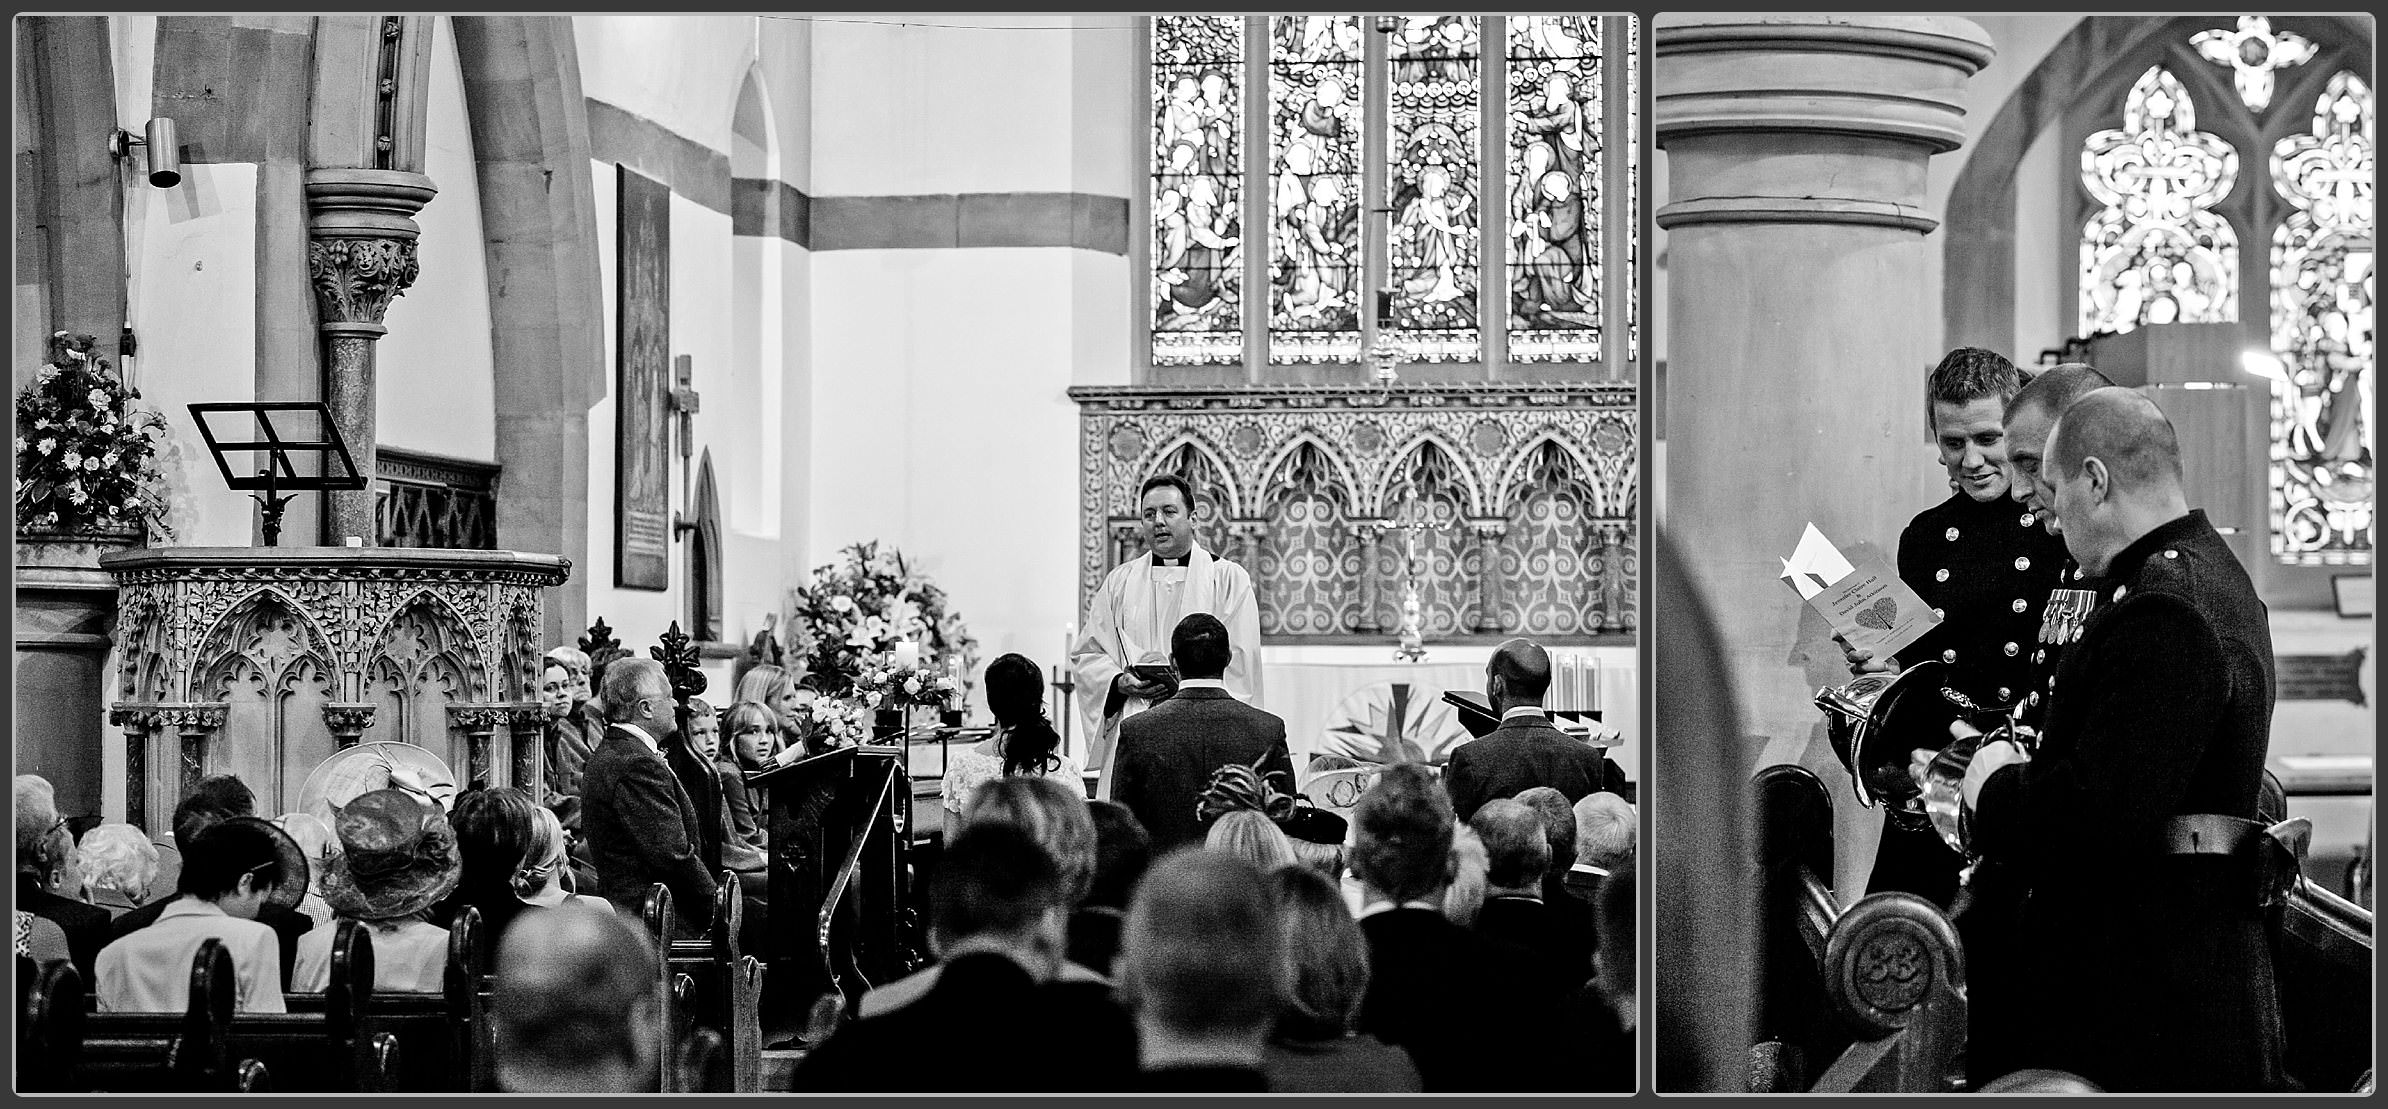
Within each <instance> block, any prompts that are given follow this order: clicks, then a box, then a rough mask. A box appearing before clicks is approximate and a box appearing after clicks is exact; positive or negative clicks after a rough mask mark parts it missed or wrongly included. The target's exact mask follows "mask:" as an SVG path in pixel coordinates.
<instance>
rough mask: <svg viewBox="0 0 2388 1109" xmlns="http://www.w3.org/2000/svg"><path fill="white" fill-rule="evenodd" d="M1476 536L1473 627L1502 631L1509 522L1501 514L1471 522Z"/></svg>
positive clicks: (1477, 630) (1481, 632)
mask: <svg viewBox="0 0 2388 1109" xmlns="http://www.w3.org/2000/svg"><path fill="white" fill-rule="evenodd" d="M1468 530H1470V531H1471V532H1473V533H1474V534H1475V536H1476V563H1477V567H1478V568H1477V571H1476V626H1475V627H1474V628H1471V629H1469V630H1471V631H1474V632H1475V633H1476V634H1478V635H1491V634H1493V633H1495V632H1498V631H1500V630H1501V537H1502V536H1504V535H1507V534H1509V521H1507V520H1504V519H1502V518H1500V517H1498V516H1490V517H1486V518H1484V519H1480V520H1470V521H1468Z"/></svg>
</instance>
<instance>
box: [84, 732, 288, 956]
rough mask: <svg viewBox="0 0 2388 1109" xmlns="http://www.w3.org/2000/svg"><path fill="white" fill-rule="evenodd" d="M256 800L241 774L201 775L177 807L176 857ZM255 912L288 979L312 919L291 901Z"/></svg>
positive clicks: (133, 916)
mask: <svg viewBox="0 0 2388 1109" xmlns="http://www.w3.org/2000/svg"><path fill="white" fill-rule="evenodd" d="M256 805H257V801H256V796H255V795H254V794H253V793H251V792H250V790H249V785H248V783H246V782H243V781H241V780H240V779H239V778H236V777H234V776H232V775H230V774H213V775H209V776H208V777H205V778H201V779H199V781H198V784H196V785H194V786H193V787H192V788H191V795H190V796H188V797H185V798H183V799H182V801H181V803H180V804H177V805H175V806H174V825H173V827H174V832H173V836H174V852H175V857H176V858H177V859H178V860H179V859H181V858H182V857H183V856H184V855H187V854H188V853H189V852H190V850H191V844H192V843H193V842H195V841H196V839H197V838H198V835H199V833H200V832H202V831H205V830H206V829H208V828H210V827H212V826H214V825H216V824H218V823H220V822H222V821H225V820H229V819H232V818H233V817H237V816H254V815H256ZM161 854H163V852H161ZM182 865H184V864H181V863H179V862H178V863H177V865H176V870H175V890H176V892H177V893H178V894H179V893H180V892H181V889H182V877H181V867H182ZM174 900H175V899H174V898H172V897H164V898H159V899H158V900H155V901H152V902H150V903H149V904H146V905H143V906H141V907H140V908H138V909H130V910H127V911H126V912H125V914H124V915H122V916H119V917H117V918H116V919H115V920H114V921H113V922H111V923H110V924H109V929H110V932H109V935H110V937H111V938H118V939H120V938H122V937H125V936H129V935H131V934H133V933H134V932H137V931H139V930H141V929H143V928H147V927H149V926H150V925H152V924H155V923H157V920H158V918H159V917H160V916H162V915H164V913H165V911H166V909H167V907H168V906H170V905H172V904H174ZM252 915H253V916H254V917H255V919H256V921H257V922H258V923H259V924H263V925H265V926H266V927H268V928H271V929H273V931H274V938H275V939H276V941H278V943H279V944H280V950H281V963H280V968H279V969H280V974H281V976H282V977H281V981H284V982H287V981H289V980H290V971H291V968H292V966H293V964H295V963H296V962H297V960H298V945H299V940H300V939H302V938H304V937H305V936H306V934H307V933H308V932H309V931H312V930H313V929H314V927H315V920H314V918H313V917H310V916H308V915H307V914H305V913H302V912H300V911H298V910H297V909H294V908H291V907H290V906H288V905H274V904H267V905H262V906H260V907H259V908H258V909H257V911H256V912H255V913H254V914H252Z"/></svg>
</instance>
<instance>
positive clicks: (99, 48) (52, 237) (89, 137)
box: [14, 15, 149, 384]
mask: <svg viewBox="0 0 2388 1109" xmlns="http://www.w3.org/2000/svg"><path fill="white" fill-rule="evenodd" d="M15 45H16V52H17V53H16V56H17V62H18V65H17V74H16V79H17V83H16V95H17V97H18V101H17V113H18V118H19V120H20V122H19V124H18V130H17V134H18V140H17V141H18V150H19V151H20V152H22V153H31V154H35V155H37V156H35V157H32V158H28V159H25V160H23V161H22V162H21V163H20V165H21V167H22V168H24V169H26V170H28V171H29V172H26V173H22V174H20V175H19V176H18V178H17V188H18V190H19V192H18V199H17V233H18V235H19V236H20V239H21V241H20V243H19V245H18V253H17V257H18V258H19V259H20V260H21V262H20V268H19V270H18V274H17V280H18V282H19V283H20V287H24V286H31V287H32V288H34V289H35V290H38V292H37V295H38V296H39V297H40V298H41V303H40V306H39V308H38V309H37V310H36V311H34V312H33V313H29V315H30V316H31V317H32V318H29V319H20V320H18V321H17V325H16V335H17V357H16V358H15V359H14V363H15V367H16V370H15V372H16V374H19V375H28V374H31V373H33V372H34V370H35V368H36V367H38V366H39V365H40V364H41V362H42V357H41V354H40V352H41V350H42V349H43V348H42V345H43V343H44V342H46V341H47V337H48V336H49V335H50V333H51V332H54V331H65V332H68V333H70V334H81V335H89V336H91V337H92V338H93V340H94V343H93V347H92V353H93V354H95V355H98V356H100V357H103V358H105V359H107V360H108V362H109V364H111V365H116V366H119V367H121V366H122V363H121V362H120V361H119V360H118V359H119V356H120V354H121V353H122V343H121V339H122V336H123V330H122V328H123V325H124V321H125V310H126V305H125V238H124V195H125V182H126V179H127V178H126V171H125V170H124V168H123V167H122V166H120V165H118V164H116V163H115V160H114V156H113V155H111V154H109V153H108V149H107V144H105V143H104V142H102V141H100V140H101V139H102V138H104V137H105V136H106V135H108V134H109V133H110V132H112V131H114V130H115V129H116V128H117V126H118V116H119V113H118V112H117V106H116V66H115V58H114V55H113V53H112V52H111V50H110V47H109V42H108V19H107V17H106V16H96V15H77V16H26V17H23V18H20V19H19V20H18V21H17V27H16V43H15ZM125 114H126V115H128V116H131V117H136V118H139V119H147V118H148V116H149V111H148V106H147V105H141V106H139V107H138V108H137V109H136V110H133V111H130V112H127V113H125ZM136 126H138V124H136ZM28 148H29V149H28ZM20 384H21V382H20Z"/></svg>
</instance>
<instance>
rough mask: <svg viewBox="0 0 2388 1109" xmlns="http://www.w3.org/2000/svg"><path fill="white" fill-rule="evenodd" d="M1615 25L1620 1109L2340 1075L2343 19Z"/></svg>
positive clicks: (2354, 787)
mask: <svg viewBox="0 0 2388 1109" xmlns="http://www.w3.org/2000/svg"><path fill="white" fill-rule="evenodd" d="M1651 36H1652V48H1653V56H1652V60H1651V63H1650V80H1651V83H1652V95H1653V99H1652V103H1653V108H1652V141H1653V143H1654V145H1655V147H1656V148H1657V153H1656V154H1655V155H1654V157H1653V159H1652V162H1653V165H1652V170H1653V173H1652V179H1651V182H1650V184H1649V193H1650V197H1651V204H1652V207H1653V212H1652V217H1653V222H1654V225H1655V228H1656V230H1655V231H1654V233H1653V237H1652V241H1651V244H1650V245H1651V249H1652V251H1653V253H1654V255H1655V258H1656V261H1657V266H1656V268H1655V276H1654V279H1653V286H1654V289H1653V297H1652V313H1651V319H1652V320H1653V326H1652V329H1651V333H1650V338H1649V341H1650V342H1651V344H1652V345H1653V348H1654V350H1653V355H1652V357H1653V365H1654V371H1653V375H1652V386H1651V389H1652V394H1653V396H1652V400H1653V403H1652V413H1653V416H1652V428H1651V435H1652V439H1653V447H1652V456H1653V459H1654V462H1653V466H1652V470H1651V472H1652V474H1653V488H1654V489H1657V490H1659V491H1660V494H1661V495H1660V496H1659V497H1658V498H1657V499H1656V501H1655V508H1654V512H1653V520H1654V523H1655V525H1656V528H1657V531H1658V538H1659V545H1658V550H1657V552H1656V553H1655V554H1654V556H1653V564H1654V565H1655V567H1656V575H1657V580H1656V583H1655V588H1654V591H1653V592H1654V599H1653V604H1652V608H1651V612H1650V616H1649V620H1648V622H1647V623H1646V625H1645V627H1646V628H1648V629H1650V631H1651V634H1652V636H1653V637H1654V641H1655V642H1654V649H1655V658H1656V661H1655V663H1654V666H1653V668H1654V676H1655V681H1654V694H1653V707H1654V711H1653V715H1654V717H1655V721H1656V723H1655V729H1654V730H1655V733H1656V738H1655V740H1654V744H1653V753H1652V758H1651V764H1650V766H1649V768H1648V773H1649V776H1650V777H1651V778H1652V779H1653V780H1654V782H1655V783H1656V785H1655V790H1654V793H1653V799H1652V806H1653V809H1652V821H1651V828H1650V837H1651V842H1652V843H1653V844H1655V845H1656V847H1657V851H1656V857H1655V858H1654V859H1653V860H1652V873H1653V875H1654V877H1653V880H1652V887H1653V892H1652V895H1651V896H1652V902H1653V913H1654V920H1655V925H1654V927H1653V929H1652V933H1653V937H1654V947H1653V954H1654V969H1653V974H1652V993H1653V995H1654V997H1653V1005H1652V1025H1651V1028H1652V1039H1653V1040H1654V1041H1655V1053H1656V1067H1655V1082H1654V1085H1655V1088H1656V1090H1657V1091H1658V1092H1659V1093H1661V1094H1665V1093H1691V1092H1703V1093H1754V1092H1785V1093H1790V1092H1833V1093H1849V1092H1879V1093H1917V1094H1920V1093H1955V1092H1973V1091H1978V1092H2014V1093H2039V1094H2075V1093H2089V1092H2112V1093H2146V1092H2183V1093H2245V1092H2291V1091H2302V1092H2307V1093H2337V1094H2344V1093H2350V1092H2363V1093H2369V1092H2371V1091H2372V1089H2373V1082H2374V1079H2373V1071H2372V1068H2373V1066H2374V1062H2375V1057H2374V1039H2375V1035H2376V1025H2375V1023H2374V1016H2373V999H2374V989H2375V986H2374V968H2373V962H2372V898H2373V890H2374V879H2373V860H2372V858H2371V856H2372V854H2373V851H2374V844H2375V838H2374V834H2373V829H2374V813H2373V788H2374V787H2373V773H2374V759H2375V731H2376V727H2377V721H2376V719H2375V716H2374V710H2373V708H2372V703H2373V698H2374V697H2375V696H2376V694H2377V685H2376V682H2377V678H2376V664H2375V662H2374V660H2373V655H2372V648H2373V646H2374V639H2375V634H2376V632H2375V624H2374V620H2375V617H2374V615H2373V610H2372V595H2373V594H2372V588H2373V584H2372V583H2373V543H2374V533H2375V527H2376V521H2375V518H2374V513H2375V510H2376V503H2377V498H2376V490H2375V487H2374V478H2375V475H2374V470H2373V467H2374V464H2375V463H2374V453H2373V452H2374V424H2373V422H2372V421H2373V419H2374V411H2375V401H2374V377H2373V369H2374V366H2373V360H2374V347H2373V296H2374V292H2373V286H2374V270H2373V256H2374V247H2373V237H2374V220H2375V215H2374V172H2375V171H2374V160H2373V158H2374V155H2373V142H2374V137H2373V132H2374V112H2375V90H2374V87H2373V83H2372V82H2373V49H2374V22H2373V20H2372V18H2371V17H2368V16H2319V15H2286V14H2262V13H2257V14H2235V15H2233V14H2226V15H2088V16H2084V15H2069V14H2040V15H1896V14H1879V15H1871V14H1869V15H1822V14H1809V13H1778V14H1768V15H1726V14H1684V13H1664V14H1661V15H1660V16H1658V17H1657V18H1656V19H1655V20H1653V23H1652V30H1651Z"/></svg>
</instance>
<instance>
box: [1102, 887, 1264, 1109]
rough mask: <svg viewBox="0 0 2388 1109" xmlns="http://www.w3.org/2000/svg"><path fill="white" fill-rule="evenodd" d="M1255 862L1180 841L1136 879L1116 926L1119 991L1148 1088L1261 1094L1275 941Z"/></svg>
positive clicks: (1140, 1085)
mask: <svg viewBox="0 0 2388 1109" xmlns="http://www.w3.org/2000/svg"><path fill="white" fill-rule="evenodd" d="M1280 942H1281V941H1280V939H1279V935H1278V926H1277V919H1276V912H1275V910H1274V909H1273V907H1272V906H1271V905H1270V902H1269V891H1268V887H1267V886H1266V885H1265V884H1264V882H1263V881H1262V878H1261V874H1260V868H1258V867H1256V866H1253V865H1252V864H1251V863H1249V862H1246V861H1244V860H1243V859H1240V858H1237V857H1235V856H1232V855H1228V854H1226V853H1224V852H1219V851H1208V850H1204V849H1202V848H1199V847H1187V848H1182V849H1180V850H1178V851H1177V852H1175V853H1174V854H1171V855H1170V856H1169V857H1167V858H1164V859H1162V860H1161V861H1160V862H1157V863H1154V864H1153V868H1152V869H1151V870H1150V871H1148V872H1146V874H1145V876H1144V880H1143V881H1141V882H1139V883H1137V884H1136V896H1135V897H1134V898H1133V899H1132V900H1131V901H1130V903H1129V905H1128V920H1127V924H1126V926H1125V927H1123V928H1122V929H1121V935H1120V945H1119V983H1120V985H1119V989H1120V996H1121V997H1122V998H1123V999H1125V1000H1126V1002H1127V1004H1128V1008H1129V1009H1130V1010H1131V1011H1133V1012H1134V1013H1135V1015H1136V1043H1137V1050H1138V1053H1139V1056H1140V1059H1141V1066H1142V1068H1143V1072H1144V1073H1143V1074H1142V1075H1141V1076H1140V1079H1139V1081H1138V1083H1137V1088H1138V1089H1140V1090H1145V1091H1150V1092H1156V1093H1223V1092H1236V1091H1245V1092H1263V1091H1266V1090H1267V1089H1268V1088H1269V1085H1268V1078H1267V1076H1266V1075H1265V1074H1263V1073H1262V1071H1261V1060H1262V1057H1263V1055H1264V1053H1265V1051H1266V1045H1267V1043H1268V1039H1269V1028H1270V1026H1271V1025H1272V1024H1274V1023H1275V1022H1276V1019H1277V1005H1278V998H1277V995H1278V991H1279V990H1281V989H1282V988H1283V982H1282V980H1281V979H1282V971H1281V970H1280V969H1279V962H1278V949H1279V944H1280Z"/></svg>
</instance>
